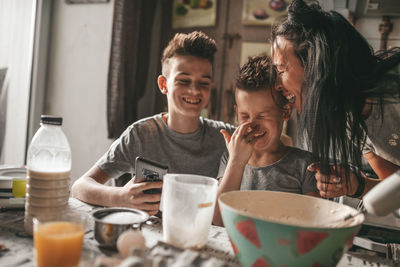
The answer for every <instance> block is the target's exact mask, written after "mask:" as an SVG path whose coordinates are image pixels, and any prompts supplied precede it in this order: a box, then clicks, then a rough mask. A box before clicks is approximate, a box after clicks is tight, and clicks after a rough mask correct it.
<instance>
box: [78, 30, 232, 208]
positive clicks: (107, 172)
mask: <svg viewBox="0 0 400 267" xmlns="http://www.w3.org/2000/svg"><path fill="white" fill-rule="evenodd" d="M216 50H217V48H216V44H215V41H214V40H213V39H211V38H210V37H208V36H207V35H205V34H204V33H202V32H197V31H195V32H192V33H189V34H181V33H180V34H176V35H175V36H174V38H173V39H172V40H171V41H170V42H169V44H168V46H167V47H166V48H165V49H164V52H163V56H162V59H161V63H162V75H160V76H158V80H157V82H158V87H159V89H160V91H161V93H162V94H164V95H166V96H167V102H168V112H167V113H161V114H157V115H154V116H152V117H149V118H145V119H142V120H139V121H137V122H135V123H134V124H132V125H131V126H129V127H128V128H127V129H126V130H125V132H124V133H123V134H122V135H121V136H120V137H119V138H118V139H117V140H116V141H115V142H114V143H113V144H112V145H111V147H110V149H109V150H108V151H107V152H106V153H105V154H104V155H103V156H102V157H101V158H100V159H99V160H98V161H97V162H96V164H95V165H94V166H93V167H92V168H91V169H90V170H89V171H88V172H86V173H85V174H84V175H83V176H82V177H80V178H79V179H78V180H77V181H76V182H75V183H74V185H73V187H72V196H73V197H76V198H78V199H80V200H82V201H85V202H88V203H91V204H97V205H102V206H123V207H131V208H137V209H141V210H144V211H146V212H148V213H149V214H150V215H153V214H156V213H157V211H158V209H159V201H160V197H161V195H160V194H145V193H143V191H145V190H148V189H157V188H161V187H162V182H142V183H135V182H134V179H135V178H134V177H133V178H132V179H131V180H130V181H129V182H128V183H127V184H126V185H125V186H123V187H112V186H106V185H104V183H105V182H106V181H108V180H109V179H110V178H115V177H119V176H120V175H122V174H124V173H131V174H132V175H135V159H136V157H137V156H141V157H144V158H147V159H149V160H152V161H156V162H159V163H163V164H164V165H167V166H168V169H169V172H171V173H191V174H199V175H206V176H210V177H216V176H217V173H218V167H219V161H220V158H221V156H222V153H223V152H224V151H226V146H225V142H224V138H223V137H222V136H221V134H220V133H219V132H220V130H221V129H224V130H225V131H227V132H231V133H232V132H233V131H234V128H233V126H231V125H228V124H224V123H222V122H218V121H213V120H208V119H205V118H202V117H200V112H201V111H202V110H203V109H204V107H205V106H206V105H207V103H208V101H209V98H210V91H211V84H212V60H213V56H214V54H215V52H216Z"/></svg>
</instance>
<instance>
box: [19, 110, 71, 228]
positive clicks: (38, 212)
mask: <svg viewBox="0 0 400 267" xmlns="http://www.w3.org/2000/svg"><path fill="white" fill-rule="evenodd" d="M61 125H62V118H61V117H54V116H47V115H42V116H41V120H40V128H39V130H38V131H37V132H36V134H35V135H34V136H33V138H32V142H31V144H30V145H29V149H28V154H27V174H28V177H27V184H26V202H25V218H24V227H25V231H26V232H27V233H29V234H32V219H33V218H35V217H36V218H38V219H41V218H51V217H52V216H57V215H59V214H61V213H64V212H65V210H66V208H67V206H68V198H69V186H70V171H71V149H70V146H69V144H68V140H67V138H66V136H65V134H64V133H63V131H62V129H61Z"/></svg>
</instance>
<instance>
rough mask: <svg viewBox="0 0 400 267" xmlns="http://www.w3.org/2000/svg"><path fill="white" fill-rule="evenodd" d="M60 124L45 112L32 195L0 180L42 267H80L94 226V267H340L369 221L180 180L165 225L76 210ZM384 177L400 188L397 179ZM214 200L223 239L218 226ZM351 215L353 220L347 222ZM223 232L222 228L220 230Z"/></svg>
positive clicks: (172, 180)
mask: <svg viewBox="0 0 400 267" xmlns="http://www.w3.org/2000/svg"><path fill="white" fill-rule="evenodd" d="M61 125H62V118H60V117H53V116H44V115H42V117H41V127H40V128H39V130H38V131H37V132H36V134H35V135H34V137H33V139H32V142H31V144H30V146H29V149H28V154H27V166H26V170H24V172H26V173H27V179H26V195H25V197H22V195H23V194H22V192H20V191H21V190H20V189H21V188H20V187H21V186H18V184H20V180H21V178H20V177H19V178H18V179H15V180H16V181H17V180H18V181H19V182H17V183H15V188H14V181H13V180H10V179H8V180H7V179H5V180H4V179H3V180H2V181H1V183H0V185H2V186H3V187H4V186H7V188H3V189H5V190H7V192H6V193H10V192H9V191H10V190H11V191H12V192H11V193H12V194H15V196H14V195H13V197H18V198H22V199H24V201H25V213H24V219H23V222H24V229H25V232H26V233H27V234H28V235H33V240H34V248H35V260H36V264H37V266H39V267H46V266H78V265H79V264H80V263H82V261H81V254H82V250H84V247H85V244H84V242H87V241H88V239H87V237H86V234H87V233H88V229H89V232H93V236H92V238H94V239H95V240H96V242H97V246H98V247H99V248H100V249H102V250H105V251H108V252H107V253H106V254H97V255H96V259H95V260H94V263H91V265H93V264H94V265H95V266H104V267H107V266H121V267H123V266H217V267H218V266H240V265H243V266H280V265H285V266H334V265H336V264H337V263H338V262H339V260H340V259H341V258H342V256H343V254H344V253H345V252H346V251H347V250H348V249H349V248H350V247H351V246H352V244H353V243H352V241H353V238H354V236H355V235H356V234H357V232H358V231H359V229H360V227H361V224H362V223H363V221H364V215H363V214H362V213H361V212H359V211H357V210H356V209H353V208H351V207H348V206H345V205H341V204H338V203H335V202H332V201H329V200H325V199H321V198H315V197H310V196H305V195H297V194H290V193H283V192H273V191H232V192H228V193H225V194H222V195H221V196H220V198H219V199H218V200H217V199H216V196H217V188H218V182H217V180H216V179H214V178H210V177H206V176H201V175H191V174H174V173H167V174H165V175H164V178H163V181H164V182H163V190H162V196H161V203H160V210H161V212H162V220H161V219H160V218H158V217H154V216H152V217H149V214H148V213H146V212H143V211H141V210H138V209H131V208H120V207H113V208H100V207H96V208H95V209H94V210H93V211H92V212H91V213H90V215H89V216H88V214H87V212H86V211H85V212H82V210H80V211H79V209H75V210H71V209H70V207H69V201H70V200H71V199H70V198H69V195H70V194H69V187H70V177H69V176H70V171H71V149H70V146H69V143H68V140H67V138H66V137H65V135H64V133H63V131H62V129H61ZM397 176H399V175H398V174H397ZM22 180H23V179H22ZM387 180H388V181H394V182H395V185H396V186H395V188H399V187H400V182H399V180H398V179H397V180H396V179H390V178H389V179H387ZM385 182H386V181H385ZM24 185H25V184H24ZM393 185H394V183H393V182H392V183H390V184H389V182H387V183H386V184H385V183H382V186H377V189H378V190H380V191H378V190H376V192H378V193H379V194H374V195H372V194H371V195H370V196H373V197H375V198H374V199H376V198H380V199H381V198H383V197H386V194H384V192H386V191H387V190H386V189H385V188H389V189H393V187H394V186H393ZM10 186H12V189H10V188H8V187H10ZM384 187H385V188H384ZM383 189H385V190H383ZM3 191H4V190H3ZM3 191H2V192H3ZM392 191H393V190H392ZM397 191H398V190H397ZM397 191H396V192H397ZM4 192H5V191H4ZM4 192H3V193H4ZM396 192H393V194H395V193H396ZM21 194H22V195H21ZM368 197H369V196H367V198H366V200H369V199H372V198H371V197H369V198H368ZM216 201H219V205H220V208H221V212H222V218H223V221H224V224H225V227H226V232H225V229H224V228H221V227H217V226H212V225H211V224H212V218H213V214H214V208H215V204H216ZM367 202H368V203H372V204H376V203H378V201H367ZM380 202H381V203H385V206H382V207H383V208H385V209H384V211H385V212H389V211H391V210H393V209H394V208H395V207H394V206H393V205H394V204H390V205H391V206H388V204H387V201H383V202H382V201H380ZM288 203H290V204H289V205H288ZM390 203H392V202H390ZM85 205H86V204H85ZM396 205H398V204H397V203H396ZM376 207H377V206H374V207H373V208H368V209H369V210H375V209H374V208H376ZM379 207H381V206H379ZM382 207H381V208H380V209H376V210H382ZM396 207H397V206H396ZM349 215H351V216H350V217H351V219H346V220H343V218H348V217H349ZM88 227H89V228H88ZM218 228H220V229H224V231H222V232H221V231H220V232H218V231H217V232H215V231H216V230H215V229H218ZM149 229H150V232H149ZM210 229H212V231H214V232H213V233H212V234H213V235H214V234H215V235H214V236H213V237H217V236H219V235H222V236H224V235H225V236H226V238H225V239H226V240H225V241H224V242H223V243H221V244H225V245H226V244H227V245H228V247H223V246H220V247H219V248H218V244H217V246H216V247H215V246H214V247H209V246H208V243H209V242H210V240H211V239H213V237H211V239H210V234H211V233H210ZM212 231H211V232H212ZM154 233H156V235H157V237H156V238H155V237H154V236H153V237H152V235H153V234H154ZM160 235H162V239H161V238H160ZM149 242H150V243H151V244H150V243H149ZM107 254H108V256H106V255H107ZM234 255H235V256H236V258H235V257H234ZM239 261H240V263H239Z"/></svg>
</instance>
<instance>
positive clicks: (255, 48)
mask: <svg viewBox="0 0 400 267" xmlns="http://www.w3.org/2000/svg"><path fill="white" fill-rule="evenodd" d="M262 54H264V55H268V56H270V55H271V44H270V43H260V42H243V43H242V52H241V54H240V66H242V65H243V64H244V63H246V61H247V59H248V58H249V57H252V56H257V55H262Z"/></svg>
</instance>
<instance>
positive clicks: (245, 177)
mask: <svg viewBox="0 0 400 267" xmlns="http://www.w3.org/2000/svg"><path fill="white" fill-rule="evenodd" d="M276 77H277V75H276V72H275V69H274V68H273V66H272V63H271V60H270V58H269V57H267V56H255V57H252V58H249V60H248V62H247V63H246V64H245V65H244V66H243V67H241V69H240V73H239V77H238V79H237V82H236V91H235V100H236V104H235V106H234V108H235V111H236V116H237V120H238V124H239V127H238V128H237V129H236V131H235V132H234V133H233V135H232V136H231V135H230V134H229V133H228V132H226V131H225V130H221V133H222V134H223V135H224V138H225V142H226V146H227V148H228V151H229V156H228V154H227V153H226V152H225V153H224V155H223V156H222V158H221V163H220V169H219V173H218V176H217V177H218V178H217V179H219V180H220V185H219V188H218V196H219V195H220V194H222V193H224V192H228V191H233V190H239V189H240V190H272V191H283V192H292V193H298V194H311V195H317V193H316V192H317V191H318V190H317V187H316V182H315V178H314V175H313V173H311V172H308V171H307V166H308V165H309V164H310V163H312V162H314V161H313V157H312V154H311V153H310V152H306V151H303V150H300V149H298V148H294V147H288V146H285V145H284V144H283V143H282V141H281V140H280V136H281V133H282V127H283V122H284V121H285V120H288V119H289V117H290V109H285V108H284V105H285V104H286V100H285V99H284V98H283V97H282V96H281V95H280V94H279V93H278V91H276V90H274V88H275V86H276ZM214 214H215V215H214V219H213V223H214V224H217V225H222V219H221V215H220V211H219V208H218V207H217V208H216V209H215V213H214Z"/></svg>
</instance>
